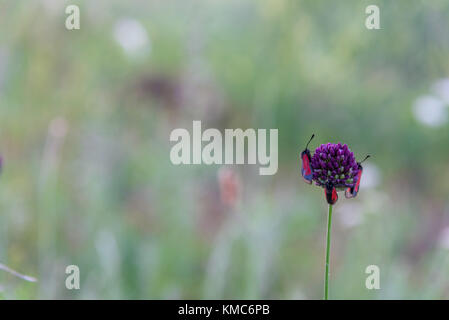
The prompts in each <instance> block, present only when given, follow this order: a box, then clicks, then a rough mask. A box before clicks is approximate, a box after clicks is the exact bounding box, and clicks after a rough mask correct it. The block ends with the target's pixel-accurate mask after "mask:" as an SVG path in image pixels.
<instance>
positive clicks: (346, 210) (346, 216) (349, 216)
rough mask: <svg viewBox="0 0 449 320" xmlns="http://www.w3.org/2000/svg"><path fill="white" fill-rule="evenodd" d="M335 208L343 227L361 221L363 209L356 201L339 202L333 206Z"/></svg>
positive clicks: (356, 224) (349, 226) (355, 224)
mask: <svg viewBox="0 0 449 320" xmlns="http://www.w3.org/2000/svg"><path fill="white" fill-rule="evenodd" d="M335 208H336V209H337V212H338V214H337V215H336V216H338V218H339V220H340V223H341V224H342V225H343V227H345V228H352V227H355V226H358V225H360V224H361V223H363V218H364V217H363V211H362V205H360V204H359V203H357V202H351V203H349V202H347V203H343V204H341V205H340V206H339V207H335Z"/></svg>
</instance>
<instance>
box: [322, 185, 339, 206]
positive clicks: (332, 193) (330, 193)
mask: <svg viewBox="0 0 449 320" xmlns="http://www.w3.org/2000/svg"><path fill="white" fill-rule="evenodd" d="M324 193H325V194H326V200H327V203H329V204H335V203H336V202H337V200H338V194H337V189H335V187H333V186H326V187H325V188H324Z"/></svg>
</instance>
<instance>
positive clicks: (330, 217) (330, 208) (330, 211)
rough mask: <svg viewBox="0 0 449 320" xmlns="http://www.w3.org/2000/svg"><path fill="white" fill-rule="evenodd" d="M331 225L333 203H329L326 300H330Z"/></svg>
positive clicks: (325, 280) (325, 279)
mask: <svg viewBox="0 0 449 320" xmlns="http://www.w3.org/2000/svg"><path fill="white" fill-rule="evenodd" d="M331 225H332V205H331V204H329V215H328V217H327V242H326V274H325V276H324V300H328V298H329V255H330V248H331Z"/></svg>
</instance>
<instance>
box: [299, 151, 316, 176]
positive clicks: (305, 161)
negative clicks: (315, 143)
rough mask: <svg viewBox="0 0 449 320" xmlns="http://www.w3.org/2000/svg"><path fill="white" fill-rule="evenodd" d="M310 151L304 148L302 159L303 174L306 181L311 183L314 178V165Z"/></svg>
mask: <svg viewBox="0 0 449 320" xmlns="http://www.w3.org/2000/svg"><path fill="white" fill-rule="evenodd" d="M310 158H311V157H310V152H309V150H307V149H306V150H304V151H303V152H301V160H302V166H301V175H302V177H303V178H304V181H305V182H307V183H309V184H311V183H312V178H313V172H312V167H311V166H310Z"/></svg>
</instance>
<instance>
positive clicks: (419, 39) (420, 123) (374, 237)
mask: <svg viewBox="0 0 449 320" xmlns="http://www.w3.org/2000/svg"><path fill="white" fill-rule="evenodd" d="M68 4H78V5H79V6H80V9H81V30H78V31H68V30H66V29H65V26H64V23H65V19H66V16H67V15H66V14H65V13H64V10H65V6H66V5H68ZM369 4H377V5H379V7H380V10H381V28H382V30H377V31H369V30H367V29H366V28H365V17H366V14H365V7H366V6H367V5H369ZM448 18H449V2H448V1H446V0H432V1H418V0H415V1H408V0H396V1H379V0H372V1H349V2H344V3H343V2H339V3H338V5H337V4H334V3H331V2H330V1H323V0H319V1H296V0H295V1H293V0H270V1H268V0H263V1H259V0H227V1H224V0H214V1H212V0H210V1H199V0H192V1H184V0H178V1H156V0H154V1H109V0H108V1H106V0H102V1H99V0H96V1H57V0H45V1H25V0H21V1H14V0H2V1H0V153H1V155H2V156H3V161H4V170H3V173H2V175H1V177H0V263H4V264H6V265H8V266H9V267H11V268H13V269H16V270H18V271H20V272H23V273H26V274H29V275H32V276H36V277H37V278H38V279H39V282H38V283H37V284H33V283H27V282H25V281H23V280H20V279H17V278H14V277H12V276H10V275H9V274H7V273H5V272H3V271H0V297H1V298H6V299H28V298H41V299H51V298H62V299H87V298H101V299H125V298H127V299H128V298H129V299H134V298H135V299H151V298H155V299H164V298H174V299H178V298H235V299H238V298H242V299H243V298H249V299H257V298H269V299H320V298H321V297H322V291H323V276H324V250H325V227H326V214H327V213H326V210H327V205H326V203H325V200H324V195H323V191H322V190H321V189H319V188H318V187H315V186H309V185H306V184H305V183H303V181H302V179H301V177H300V170H299V168H300V162H299V152H300V151H301V150H302V148H303V147H304V145H305V143H306V141H307V140H308V138H309V137H310V135H311V134H312V133H315V134H316V139H315V140H314V141H313V142H312V144H311V146H312V149H313V150H314V148H316V147H317V146H318V145H319V144H320V143H326V142H339V141H341V142H343V143H347V144H348V145H349V146H350V148H351V149H352V150H353V151H354V152H355V154H356V156H357V158H358V159H359V160H360V159H361V158H362V157H364V156H365V155H366V154H371V155H372V156H373V157H372V158H371V159H370V160H369V161H367V162H366V166H365V169H366V170H365V175H364V178H363V181H362V188H361V191H360V194H359V196H358V197H357V198H356V199H354V200H346V199H345V198H344V196H343V194H340V200H339V201H338V203H337V204H336V206H335V209H334V221H333V222H334V223H333V238H332V255H331V283H330V296H331V298H333V299H337V298H338V299H349V298H352V299H400V298H405V299H411V298H414V299H441V298H449V276H448V271H449V258H448V254H449V200H448V196H449V161H448V159H449V123H448V113H449V107H448V105H449V19H448ZM192 120H201V121H202V123H203V128H209V127H213V128H219V129H220V130H223V129H224V128H277V129H279V171H278V173H277V174H276V175H274V176H259V175H258V166H249V165H239V166H231V167H229V168H228V169H230V170H232V171H233V174H234V175H235V177H236V181H237V184H238V186H239V199H238V201H237V203H236V204H235V205H234V206H232V205H231V206H230V205H226V204H224V203H223V202H222V200H221V196H220V180H219V177H220V175H219V174H218V172H219V171H220V169H221V168H220V166H205V165H201V166H174V165H172V164H171V162H170V159H169V152H170V148H171V146H172V145H173V144H172V143H170V142H169V135H170V132H171V130H173V129H175V128H180V127H184V128H187V129H189V130H190V131H191V130H192V129H191V127H192ZM225 170H226V169H225ZM221 172H223V171H221ZM71 264H75V265H78V266H79V267H80V270H81V289H80V290H73V291H69V290H67V289H66V288H65V278H66V274H65V268H66V266H68V265H71ZM372 264H374V265H377V266H379V267H380V271H381V290H372V291H369V290H367V289H366V288H365V278H366V276H367V275H366V274H365V268H366V267H367V266H368V265H372Z"/></svg>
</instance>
